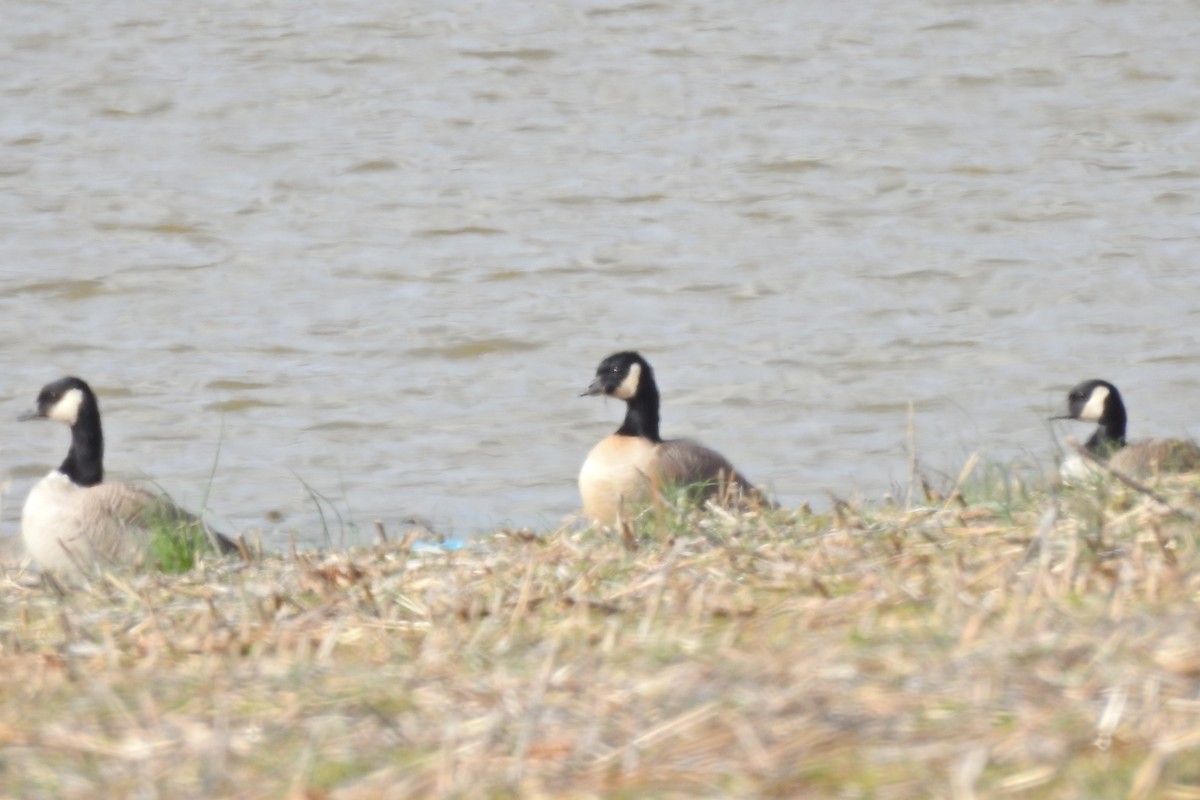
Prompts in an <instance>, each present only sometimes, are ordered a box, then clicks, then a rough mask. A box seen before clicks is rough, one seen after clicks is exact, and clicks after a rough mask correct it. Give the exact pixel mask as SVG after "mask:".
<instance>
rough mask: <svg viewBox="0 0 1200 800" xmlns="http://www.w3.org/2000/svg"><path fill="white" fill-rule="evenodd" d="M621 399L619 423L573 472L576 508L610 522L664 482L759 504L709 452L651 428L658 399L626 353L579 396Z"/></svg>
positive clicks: (646, 369) (644, 370)
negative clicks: (576, 477) (576, 472)
mask: <svg viewBox="0 0 1200 800" xmlns="http://www.w3.org/2000/svg"><path fill="white" fill-rule="evenodd" d="M589 395H607V396H609V397H615V398H617V399H619V400H624V401H625V404H626V408H625V421H624V422H623V423H622V424H621V427H620V428H618V429H617V430H616V432H615V433H613V434H611V435H609V436H606V437H605V438H603V439H601V440H600V442H599V443H598V444H597V445H596V446H595V447H593V448H592V449H591V452H589V453H588V457H587V460H586V461H584V463H583V468H582V469H581V470H580V471H579V493H580V495H581V496H582V498H583V510H584V513H585V514H586V515H587V516H588V517H589V518H590V519H592V520H593V521H594V522H597V523H599V524H601V525H612V524H614V523H615V522H616V521H617V519H618V518H619V517H620V516H621V515H622V514H624V513H626V512H628V511H633V510H635V509H636V507H637V506H638V505H644V504H645V503H646V502H647V501H649V500H651V499H652V498H653V497H654V496H655V494H657V493H659V492H661V490H662V489H663V488H666V487H669V486H678V487H691V486H697V485H700V486H703V490H702V492H701V497H700V498H699V499H707V498H713V497H718V498H722V499H728V500H732V501H734V503H735V504H736V505H743V504H755V503H758V504H764V503H766V500H765V498H764V496H763V495H762V493H761V492H759V491H758V490H757V489H755V488H754V486H752V485H751V484H750V482H749V481H747V480H746V478H745V477H744V476H742V474H741V473H740V472H738V471H737V470H736V469H734V467H733V465H732V464H730V463H729V461H728V460H727V459H726V458H725V457H724V456H722V455H721V454H720V453H718V452H716V451H715V450H710V449H709V448H707V447H704V446H703V445H701V444H698V443H696V442H693V441H690V440H688V439H665V440H664V439H663V438H662V437H661V436H660V435H659V432H658V411H659V396H658V384H657V383H655V381H654V370H653V369H651V367H650V364H649V362H647V361H646V359H644V358H643V357H642V356H641V355H640V354H638V353H636V352H633V351H624V352H620V353H613V354H612V355H610V356H608V357H607V358H605V359H604V360H603V361H601V362H600V366H598V367H597V368H596V376H595V378H594V379H593V380H592V382H591V384H590V385H589V386H588V387H587V389H586V390H585V391H584V392H583V393H582V394H581V395H580V396H581V397H587V396H589Z"/></svg>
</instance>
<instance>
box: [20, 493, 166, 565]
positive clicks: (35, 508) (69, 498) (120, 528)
mask: <svg viewBox="0 0 1200 800" xmlns="http://www.w3.org/2000/svg"><path fill="white" fill-rule="evenodd" d="M123 489H127V491H122V490H123ZM147 497H149V495H148V494H146V493H143V492H141V491H140V490H137V489H132V488H129V487H121V486H119V485H115V484H100V485H99V486H92V487H86V488H85V487H81V486H76V485H75V484H74V483H72V482H71V479H70V478H68V477H67V476H66V475H64V474H62V473H61V472H59V471H58V470H55V471H53V472H51V473H50V474H49V475H47V476H46V477H45V478H42V479H41V480H40V481H38V482H37V483H36V484H34V486H33V488H32V489H30V490H29V496H28V497H27V498H26V499H25V505H24V507H23V508H22V509H21V539H22V540H23V541H24V543H25V549H26V550H27V551H28V552H29V555H30V556H32V557H33V559H34V561H36V562H37V564H38V566H39V567H40V568H41V569H44V570H55V571H60V572H71V571H75V570H80V569H89V568H90V567H92V566H93V565H96V564H111V563H114V562H119V561H125V560H128V559H130V558H131V557H133V556H135V555H136V554H138V553H139V552H140V551H141V549H142V544H143V542H142V540H143V539H144V536H143V535H142V534H143V533H144V532H143V531H141V530H139V529H138V526H137V525H136V523H135V519H136V515H137V511H138V509H139V508H140V506H141V505H143V504H144V498H147ZM139 500H142V502H141V503H139V502H138V501H139ZM114 512H115V513H114Z"/></svg>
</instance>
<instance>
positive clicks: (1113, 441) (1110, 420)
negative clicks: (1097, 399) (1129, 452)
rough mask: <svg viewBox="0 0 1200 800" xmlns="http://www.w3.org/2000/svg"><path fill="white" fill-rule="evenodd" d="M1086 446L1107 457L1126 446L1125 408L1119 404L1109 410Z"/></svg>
mask: <svg viewBox="0 0 1200 800" xmlns="http://www.w3.org/2000/svg"><path fill="white" fill-rule="evenodd" d="M1086 446H1087V449H1088V450H1090V451H1091V452H1093V453H1095V454H1096V455H1098V456H1103V457H1105V458H1107V457H1108V456H1110V455H1112V453H1113V451H1114V450H1120V449H1121V448H1122V447H1124V446H1125V409H1124V408H1123V407H1121V406H1120V405H1119V404H1118V405H1117V406H1116V408H1113V409H1111V410H1109V411H1108V412H1107V413H1106V414H1105V415H1104V419H1103V420H1101V421H1100V427H1098V428H1096V432H1095V433H1093V434H1092V438H1090V439H1088V440H1087V445H1086Z"/></svg>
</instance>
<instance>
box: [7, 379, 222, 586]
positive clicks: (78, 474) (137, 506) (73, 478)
mask: <svg viewBox="0 0 1200 800" xmlns="http://www.w3.org/2000/svg"><path fill="white" fill-rule="evenodd" d="M17 419H18V421H24V420H30V419H50V420H54V421H56V422H61V423H63V424H64V425H67V426H68V427H70V429H71V447H70V449H69V450H68V451H67V457H66V458H65V459H64V460H63V462H62V464H61V465H60V466H59V467H58V469H55V470H52V471H51V472H50V474H48V475H47V476H46V477H44V478H42V479H41V480H40V481H38V482H37V483H36V484H34V486H33V488H32V489H30V490H29V495H28V497H26V498H25V505H24V507H23V508H22V509H21V538H22V540H23V541H24V543H25V549H26V550H27V551H28V552H29V555H30V556H32V558H33V560H34V561H35V562H36V563H37V565H38V567H39V568H41V569H42V570H49V571H56V572H64V573H70V572H76V571H86V570H88V569H90V568H94V567H96V566H100V565H110V564H120V563H129V562H133V561H136V560H138V559H139V558H142V557H144V556H145V555H146V551H147V547H148V545H149V540H150V536H151V527H150V526H154V525H158V526H162V525H163V524H167V525H170V526H172V527H173V528H174V529H176V530H178V531H179V535H180V536H181V537H182V536H187V535H197V533H198V532H199V531H201V530H203V527H202V523H201V522H200V520H199V519H197V518H196V517H194V516H192V515H191V514H189V513H188V512H186V511H184V510H182V509H180V508H178V507H177V506H175V505H173V504H172V503H170V502H169V501H168V500H167V499H166V498H163V497H160V496H158V495H156V494H154V493H152V492H149V491H146V490H145V489H142V488H139V487H137V486H133V485H131V484H126V483H105V482H104V432H103V430H102V429H101V427H100V405H99V403H98V402H97V400H96V395H95V393H94V392H93V391H92V389H91V387H90V386H88V385H87V383H86V382H85V381H83V380H81V379H79V378H75V377H66V378H62V379H60V380H57V381H54V382H52V383H48V384H46V386H44V387H43V388H42V390H41V392H40V393H39V394H38V398H37V406H36V407H35V408H33V409H32V410H30V411H27V412H26V413H24V414H21V415H20V416H19V417H18V418H17ZM205 533H207V531H205ZM208 541H209V543H210V544H211V543H213V542H215V543H216V545H217V547H218V548H219V549H220V550H221V552H222V553H231V552H236V551H237V549H238V548H237V545H235V544H234V543H233V542H232V541H231V540H230V539H228V538H227V537H225V536H222V535H221V534H219V533H210V534H209V539H208Z"/></svg>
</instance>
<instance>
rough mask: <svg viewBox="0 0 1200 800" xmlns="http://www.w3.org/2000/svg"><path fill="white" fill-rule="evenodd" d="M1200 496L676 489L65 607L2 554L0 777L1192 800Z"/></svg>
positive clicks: (16, 783)
mask: <svg viewBox="0 0 1200 800" xmlns="http://www.w3.org/2000/svg"><path fill="white" fill-rule="evenodd" d="M1194 486H1195V484H1194V483H1192V482H1188V481H1187V480H1185V479H1171V480H1164V481H1162V482H1161V483H1160V484H1158V485H1156V487H1155V489H1156V492H1158V493H1159V497H1158V498H1157V499H1156V498H1152V497H1149V496H1147V495H1145V494H1143V493H1140V492H1137V491H1134V490H1131V489H1129V488H1128V487H1124V486H1122V485H1119V484H1116V483H1115V482H1111V481H1106V482H1103V483H1097V485H1096V486H1094V487H1081V488H1079V489H1075V490H1069V491H1067V490H1063V491H1061V492H1060V491H1056V490H1052V489H1051V490H1042V489H1036V490H1027V489H1025V488H1024V487H1020V489H1019V490H1018V491H1012V487H1008V488H1006V489H1004V490H1003V491H1002V490H1001V487H997V486H992V487H991V489H990V490H989V488H988V487H987V486H986V485H982V484H981V485H978V486H964V487H961V488H962V489H963V493H964V494H965V495H966V498H965V499H963V498H962V497H961V496H960V495H955V494H954V493H952V494H951V495H950V499H949V500H940V501H939V502H937V503H926V504H924V505H915V506H912V507H910V508H899V507H895V506H892V507H882V508H861V507H856V506H853V505H850V504H848V503H835V504H834V507H833V509H832V510H831V511H830V512H829V513H827V514H813V513H807V512H804V511H795V510H782V511H778V512H764V513H761V514H759V513H751V514H745V515H732V514H729V513H726V512H721V511H719V510H714V511H711V512H709V513H694V514H686V513H677V511H676V510H675V509H670V508H668V509H665V510H660V511H659V512H658V513H657V514H654V515H650V516H649V517H648V518H646V519H644V520H642V521H641V522H640V523H639V524H638V525H637V526H636V527H631V528H629V529H628V530H627V531H625V535H623V536H621V535H604V534H602V533H601V532H599V531H596V530H592V529H587V530H566V529H560V530H558V531H552V532H549V533H547V534H544V535H540V536H539V535H532V534H530V533H528V532H525V531H497V532H495V533H493V534H492V535H491V536H488V537H484V539H483V542H484V546H478V547H477V546H474V545H473V544H472V545H468V546H466V547H463V548H461V549H458V550H455V551H451V552H440V551H436V550H425V551H422V550H420V549H419V548H414V546H413V545H414V544H415V543H416V540H415V537H413V538H410V537H407V536H405V537H400V536H391V537H389V541H388V542H387V543H386V544H377V545H375V546H371V547H361V548H352V549H349V550H344V551H326V552H301V553H297V554H295V555H290V554H289V555H281V556H265V557H263V558H262V559H261V560H258V561H255V562H250V563H246V562H241V563H239V562H236V561H232V560H216V559H212V558H210V557H206V558H205V559H204V560H203V561H202V563H201V564H200V566H198V567H197V568H196V569H195V570H193V571H192V572H188V573H184V574H181V575H165V574H161V573H150V572H147V573H139V574H132V575H114V576H109V577H106V578H103V579H99V580H96V581H92V582H91V583H90V584H89V585H88V586H86V587H84V588H82V589H80V590H78V591H73V592H70V593H67V594H65V595H59V594H57V593H56V592H54V591H53V589H52V588H50V587H48V586H47V585H45V584H43V583H42V582H41V581H40V580H38V579H37V578H36V577H35V576H32V575H30V574H27V573H26V574H22V573H19V572H15V571H14V570H13V569H11V568H9V569H5V570H4V572H3V576H2V579H0V593H2V594H3V597H4V600H5V602H3V604H2V606H0V620H2V622H0V632H2V634H3V637H2V638H0V641H2V642H3V649H2V651H0V652H2V653H3V660H4V668H5V670H6V671H7V673H8V677H9V679H8V681H7V682H6V686H7V687H8V691H6V692H5V693H4V700H3V702H2V703H0V709H2V711H0V714H2V716H0V737H2V739H0V740H2V741H3V743H4V752H5V759H4V760H3V762H0V778H2V782H3V784H4V785H5V786H6V791H7V792H9V793H11V794H14V795H29V794H46V793H49V794H54V795H56V796H63V797H75V796H77V797H83V796H96V794H97V793H103V794H108V795H109V796H123V795H130V794H134V793H147V792H150V793H154V792H157V793H159V794H169V795H171V796H198V795H205V796H211V795H237V796H285V795H286V796H302V797H346V798H367V797H426V796H435V795H436V796H463V797H466V796H492V797H510V796H512V797H515V796H571V797H629V796H639V797H640V796H654V797H683V796H697V795H700V796H713V797H717V796H821V797H877V796H878V797H899V798H907V797H912V798H918V797H931V796H942V797H973V796H1007V795H1010V794H1012V795H1014V796H1020V797H1063V796H1076V797H1089V798H1108V797H1113V798H1117V797H1122V798H1123V797H1131V796H1132V797H1188V796H1194V794H1193V793H1196V792H1200V766H1197V765H1198V764H1200V757H1197V756H1196V754H1197V752H1200V706H1198V705H1197V703H1196V696H1197V695H1196V692H1197V690H1198V687H1200V682H1198V681H1200V635H1198V632H1197V631H1198V629H1197V623H1196V611H1197V608H1196V602H1197V601H1196V598H1197V592H1198V591H1200V547H1198V546H1197V545H1198V543H1200V535H1198V534H1200V526H1198V525H1197V524H1196V523H1195V522H1194V521H1192V520H1191V519H1187V518H1186V516H1185V515H1186V514H1188V513H1192V512H1191V511H1190V509H1192V508H1193V507H1194V506H1195V504H1196V501H1195V495H1194ZM989 491H991V493H992V494H991V496H989V495H988V492H989ZM1162 501H1166V503H1168V504H1169V505H1164V504H1163V502H1162ZM10 567H11V565H10ZM977 793H978V794H977Z"/></svg>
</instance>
